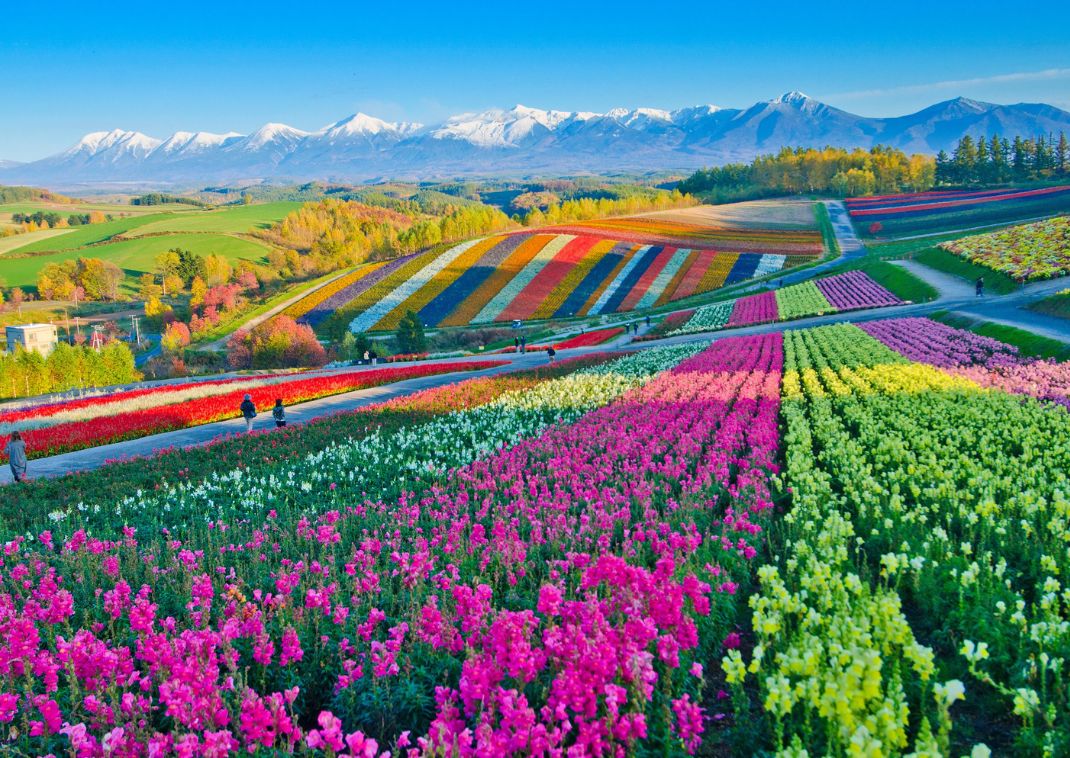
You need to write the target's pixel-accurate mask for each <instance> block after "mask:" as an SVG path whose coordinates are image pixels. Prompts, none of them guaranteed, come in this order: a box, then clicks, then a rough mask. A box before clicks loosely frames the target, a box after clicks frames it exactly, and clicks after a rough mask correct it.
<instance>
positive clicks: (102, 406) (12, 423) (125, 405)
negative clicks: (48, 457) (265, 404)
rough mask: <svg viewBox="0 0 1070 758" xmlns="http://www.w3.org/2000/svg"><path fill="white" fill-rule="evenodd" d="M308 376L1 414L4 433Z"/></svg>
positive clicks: (170, 389)
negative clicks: (5, 415)
mask: <svg viewBox="0 0 1070 758" xmlns="http://www.w3.org/2000/svg"><path fill="white" fill-rule="evenodd" d="M308 376H309V374H307V373H301V374H273V375H268V376H250V377H241V378H239V379H226V380H221V381H212V382H196V383H189V384H180V385H166V386H161V387H154V388H152V389H146V390H135V391H131V392H120V393H116V394H115V395H109V396H106V397H96V398H85V399H84V400H78V401H72V402H70V403H67V404H55V405H51V406H48V407H47V408H42V409H31V410H28V411H23V412H20V413H17V414H10V417H0V434H10V433H11V432H13V431H25V430H27V429H42V428H44V427H47V426H56V425H57V424H68V423H72V422H79V421H88V420H90V419H94V418H100V417H103V416H117V415H119V414H123V413H129V412H130V411H136V410H141V409H143V408H159V407H163V406H167V405H174V404H175V403H185V402H189V401H191V400H197V399H199V398H204V397H211V396H213V395H222V394H225V393H227V392H232V391H234V390H235V389H242V390H243V391H244V390H247V389H248V388H250V387H267V386H272V385H277V384H281V383H283V382H288V381H295V380H300V379H304V378H308Z"/></svg>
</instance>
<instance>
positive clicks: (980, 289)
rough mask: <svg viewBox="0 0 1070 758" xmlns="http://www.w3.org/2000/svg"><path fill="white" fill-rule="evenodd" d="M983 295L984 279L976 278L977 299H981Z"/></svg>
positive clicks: (981, 277)
mask: <svg viewBox="0 0 1070 758" xmlns="http://www.w3.org/2000/svg"><path fill="white" fill-rule="evenodd" d="M984 294H985V278H984V277H983V276H979V277H977V297H981V296H983V295H984Z"/></svg>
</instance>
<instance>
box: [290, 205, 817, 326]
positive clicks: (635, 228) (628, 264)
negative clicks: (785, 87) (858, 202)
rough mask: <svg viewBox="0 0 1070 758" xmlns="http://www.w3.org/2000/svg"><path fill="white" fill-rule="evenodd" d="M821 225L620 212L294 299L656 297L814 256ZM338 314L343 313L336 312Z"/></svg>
mask: <svg viewBox="0 0 1070 758" xmlns="http://www.w3.org/2000/svg"><path fill="white" fill-rule="evenodd" d="M823 252H824V248H823V243H822V241H821V236H820V234H818V233H817V232H810V231H805V230H804V231H799V230H779V229H774V230H761V229H716V228H711V227H705V226H702V225H700V224H683V223H680V222H672V221H663V220H660V219H645V218H634V219H609V220H606V221H604V222H589V225H578V226H576V227H575V228H572V227H570V228H568V229H564V228H557V227H554V228H551V229H546V230H540V231H538V232H524V233H515V234H504V235H498V236H494V237H487V238H483V239H479V240H470V241H468V242H464V243H461V244H459V245H453V246H444V247H440V248H435V249H432V250H430V251H426V252H424V253H420V254H418V255H413V256H408V257H406V258H404V259H398V260H395V261H391V262H389V263H386V264H383V263H377V264H371V265H370V266H365V267H361V268H359V269H357V270H356V271H354V272H352V273H351V274H348V275H346V276H345V277H342V278H341V279H339V280H337V281H335V282H332V283H331V284H330V285H328V286H326V287H323V288H321V289H320V290H317V291H316V292H313V293H311V294H309V296H308V297H306V298H304V299H302V300H300V301H298V302H297V303H295V304H293V305H291V306H290V307H289V308H288V309H287V312H288V313H290V314H291V315H292V316H294V317H295V318H298V319H300V320H302V321H304V322H307V323H309V324H312V325H313V326H318V325H320V324H321V323H323V322H324V320H325V319H327V318H328V317H330V318H332V319H333V320H336V321H342V320H344V322H345V325H346V326H347V328H349V329H350V330H351V331H354V332H366V331H384V330H391V329H394V328H396V327H397V324H398V321H399V320H400V318H401V317H402V316H403V315H404V314H405V313H406V312H407V311H410V310H411V311H414V312H416V313H417V314H418V315H419V316H420V319H421V320H422V321H423V323H424V324H425V325H427V326H464V325H467V324H490V323H496V322H498V323H500V322H509V321H512V320H514V319H524V320H526V319H547V318H561V317H567V316H593V315H598V314H603V313H618V312H624V311H632V310H637V309H646V308H652V307H654V306H657V305H664V304H665V303H669V302H672V301H674V300H678V299H680V298H683V297H688V296H690V295H695V294H701V293H703V292H709V291H711V290H714V289H717V288H719V287H722V286H725V285H726V284H734V283H737V282H741V281H745V280H747V279H751V278H754V277H757V276H765V275H768V274H772V273H775V272H777V271H780V270H782V269H784V268H787V267H790V266H793V265H797V264H799V263H801V262H805V261H808V260H812V259H813V257H815V256H818V255H821V254H822V253H823ZM332 314H333V315H332Z"/></svg>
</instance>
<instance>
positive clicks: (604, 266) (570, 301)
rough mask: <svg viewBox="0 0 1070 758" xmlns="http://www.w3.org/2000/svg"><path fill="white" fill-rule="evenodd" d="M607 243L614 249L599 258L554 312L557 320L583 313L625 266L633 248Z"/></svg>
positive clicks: (610, 241)
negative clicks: (614, 275)
mask: <svg viewBox="0 0 1070 758" xmlns="http://www.w3.org/2000/svg"><path fill="white" fill-rule="evenodd" d="M607 242H608V243H609V244H610V245H612V247H610V248H609V250H607V251H605V252H604V253H603V254H602V255H601V256H600V257H599V259H598V262H597V263H595V264H594V265H593V266H591V267H590V268H589V269H588V271H587V274H586V275H585V276H584V277H583V279H581V280H580V282H579V284H577V285H576V286H575V288H574V289H573V290H572V291H571V292H569V293H568V296H567V297H566V298H565V299H564V300H563V301H562V303H561V305H560V306H559V307H558V309H557V310H556V311H554V314H553V315H554V317H555V318H561V317H568V316H574V315H578V314H580V313H582V312H583V311H584V308H585V307H587V305H588V304H589V303H590V302H592V298H594V297H595V293H597V292H599V289H600V288H601V287H604V286H605V285H606V284H607V282H609V281H610V279H611V278H612V275H613V272H614V271H616V270H617V269H618V268H620V266H622V265H623V263H622V261H624V259H625V258H626V256H627V255H628V254H629V253H630V251H631V249H632V246H631V245H629V244H628V243H625V242H613V241H612V240H607Z"/></svg>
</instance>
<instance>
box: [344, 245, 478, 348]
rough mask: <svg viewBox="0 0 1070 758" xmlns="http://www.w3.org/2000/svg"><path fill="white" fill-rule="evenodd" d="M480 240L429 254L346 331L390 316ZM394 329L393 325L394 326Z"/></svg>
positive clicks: (362, 328)
mask: <svg viewBox="0 0 1070 758" xmlns="http://www.w3.org/2000/svg"><path fill="white" fill-rule="evenodd" d="M480 242H482V240H481V239H474V240H468V241H467V242H462V243H461V244H459V245H454V246H453V247H450V248H447V249H446V250H445V251H442V252H439V253H438V254H437V255H435V254H432V253H429V254H428V256H427V257H426V258H425V259H423V265H422V266H420V267H419V268H418V269H416V270H413V271H412V272H411V273H410V275H409V276H408V277H407V278H406V279H404V280H403V281H401V282H398V284H397V286H396V287H394V289H392V290H390V291H389V292H386V293H385V294H383V295H382V297H380V298H379V300H378V302H375V303H373V304H372V305H371V306H369V307H368V308H367V309H365V311H364V312H363V313H361V314H360V315H359V316H356V317H355V318H354V319H353V320H352V321H350V322H349V331H351V332H354V333H360V332H366V331H368V330H369V329H372V328H374V327H375V326H376V325H377V324H378V323H379V321H380V320H381V319H383V318H384V317H386V316H387V315H388V314H390V313H391V312H392V311H393V310H394V309H395V308H398V307H399V306H401V305H402V304H403V303H404V302H405V301H406V300H408V299H409V298H410V297H412V296H413V295H415V294H416V293H417V292H418V291H419V290H420V288H421V287H423V286H424V285H425V284H427V283H428V282H430V281H431V280H432V279H434V278H435V276H436V275H437V274H439V273H440V272H441V271H442V270H443V269H445V268H446V266H448V265H449V264H451V263H453V261H455V260H457V258H459V257H460V256H461V255H463V254H464V253H465V251H467V250H469V249H471V248H472V247H474V246H476V245H478V244H479V243H480ZM395 326H396V324H395Z"/></svg>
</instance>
